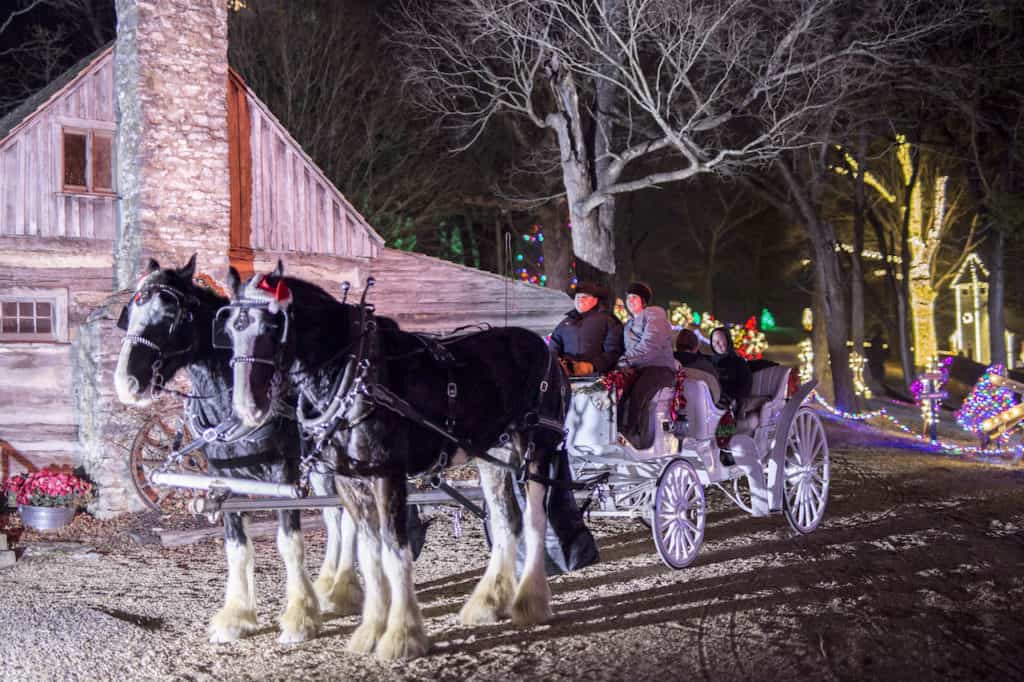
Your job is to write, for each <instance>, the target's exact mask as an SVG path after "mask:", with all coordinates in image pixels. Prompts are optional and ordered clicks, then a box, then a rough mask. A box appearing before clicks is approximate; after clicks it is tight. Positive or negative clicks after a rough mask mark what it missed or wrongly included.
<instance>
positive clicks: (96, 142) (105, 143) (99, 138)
mask: <svg viewBox="0 0 1024 682" xmlns="http://www.w3.org/2000/svg"><path fill="white" fill-rule="evenodd" d="M112 148H113V144H112V140H111V139H110V137H108V136H106V135H103V134H99V133H93V136H92V188H93V189H94V190H106V191H108V192H109V191H112V190H113V189H114V177H113V164H112V163H111V159H112V157H111V150H112Z"/></svg>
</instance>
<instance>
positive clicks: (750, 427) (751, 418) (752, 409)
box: [736, 365, 791, 435]
mask: <svg viewBox="0 0 1024 682" xmlns="http://www.w3.org/2000/svg"><path fill="white" fill-rule="evenodd" d="M790 371H791V369H790V368H789V367H784V366H782V365H778V366H776V367H766V368H764V369H761V370H758V371H756V372H754V374H753V376H752V378H753V385H752V386H751V389H750V396H749V397H747V398H744V399H743V401H742V402H741V403H740V406H739V409H738V410H737V412H738V413H739V414H738V415H737V416H736V433H745V434H747V435H752V434H753V433H754V431H756V430H757V427H758V426H760V425H762V424H767V423H769V422H770V421H772V420H773V419H774V418H775V417H776V416H777V413H778V411H779V409H780V405H781V404H782V403H783V402H785V400H786V391H787V389H788V388H789V373H790Z"/></svg>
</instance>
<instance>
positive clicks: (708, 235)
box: [683, 182, 768, 315]
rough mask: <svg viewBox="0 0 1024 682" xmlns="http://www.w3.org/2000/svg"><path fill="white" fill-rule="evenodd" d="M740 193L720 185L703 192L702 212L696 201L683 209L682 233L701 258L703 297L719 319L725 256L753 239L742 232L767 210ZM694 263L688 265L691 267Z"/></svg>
mask: <svg viewBox="0 0 1024 682" xmlns="http://www.w3.org/2000/svg"><path fill="white" fill-rule="evenodd" d="M738 190H739V188H737V187H736V186H735V184H732V185H729V184H723V183H721V182H717V183H715V184H714V185H712V186H711V187H710V188H709V189H708V190H706V191H702V192H700V196H701V200H702V201H701V203H700V206H699V210H695V209H696V207H695V206H694V205H693V204H694V201H693V200H691V201H688V202H687V203H686V205H685V208H684V216H685V225H684V226H683V228H684V230H683V232H684V234H686V235H687V236H688V237H689V239H688V240H687V241H686V244H687V245H689V246H692V248H693V249H694V250H695V251H696V252H697V254H699V256H700V265H699V267H700V268H701V270H702V271H703V273H702V274H703V275H704V283H703V289H702V291H701V296H702V298H703V302H704V305H706V306H708V308H707V310H710V311H711V312H713V313H715V314H716V315H720V314H721V312H720V311H721V308H719V306H718V302H719V301H718V296H717V294H716V288H715V275H716V274H717V273H718V272H720V270H721V268H722V265H723V263H722V260H723V255H725V254H726V253H728V252H730V251H732V250H733V247H734V246H735V245H736V242H737V240H738V239H740V238H741V237H743V236H744V235H746V236H748V237H749V236H750V231H749V230H744V229H743V228H745V227H749V226H750V223H751V221H752V220H753V219H754V218H756V217H758V216H759V215H761V214H763V213H764V212H765V211H766V210H767V209H768V206H767V205H766V204H765V203H763V202H761V201H760V200H758V199H757V198H756V197H751V196H750V195H749V194H746V193H744V192H742V191H738ZM751 257H753V256H751ZM692 260H696V259H692ZM692 260H690V261H689V262H690V263H691V267H692Z"/></svg>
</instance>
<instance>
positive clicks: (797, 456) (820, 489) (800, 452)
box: [782, 408, 830, 533]
mask: <svg viewBox="0 0 1024 682" xmlns="http://www.w3.org/2000/svg"><path fill="white" fill-rule="evenodd" d="M786 441H787V442H786V462H785V469H784V470H785V477H786V478H785V481H784V482H783V492H784V495H783V507H782V508H783V511H784V512H785V514H786V520H787V521H789V525H790V526H792V527H793V530H795V531H796V532H798V533H810V532H811V531H813V530H814V529H815V528H817V527H818V524H820V523H821V520H822V519H823V518H824V517H825V505H826V504H827V503H828V484H829V478H830V475H829V456H828V440H827V439H826V438H825V429H824V428H823V427H822V425H821V420H820V419H818V415H816V414H814V413H813V412H812V411H811V410H809V409H807V408H801V410H800V411H799V412H797V413H796V416H794V417H793V421H792V423H791V424H790V426H789V433H788V434H787V435H786Z"/></svg>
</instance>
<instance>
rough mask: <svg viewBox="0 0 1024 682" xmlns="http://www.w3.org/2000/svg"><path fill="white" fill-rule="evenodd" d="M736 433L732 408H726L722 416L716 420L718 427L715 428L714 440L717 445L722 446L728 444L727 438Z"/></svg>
mask: <svg viewBox="0 0 1024 682" xmlns="http://www.w3.org/2000/svg"><path fill="white" fill-rule="evenodd" d="M734 433H736V418H735V417H733V416H732V410H726V411H725V414H723V415H722V418H721V419H719V420H718V427H717V428H716V429H715V440H717V441H718V447H720V448H724V447H725V446H726V445H728V444H729V439H730V438H732V436H733V434H734Z"/></svg>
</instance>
